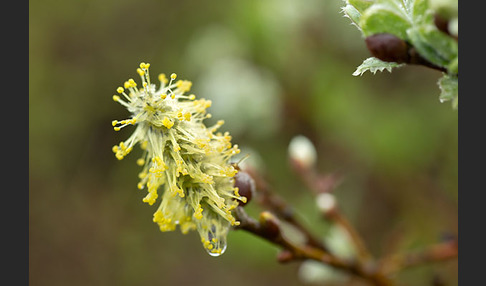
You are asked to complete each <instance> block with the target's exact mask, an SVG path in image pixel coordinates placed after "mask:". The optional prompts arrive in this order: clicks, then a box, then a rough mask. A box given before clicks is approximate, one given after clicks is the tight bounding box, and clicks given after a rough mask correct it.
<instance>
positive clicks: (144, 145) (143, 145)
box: [140, 141, 148, 150]
mask: <svg viewBox="0 0 486 286" xmlns="http://www.w3.org/2000/svg"><path fill="white" fill-rule="evenodd" d="M147 146H148V141H143V142H142V144H140V147H141V148H142V150H147Z"/></svg>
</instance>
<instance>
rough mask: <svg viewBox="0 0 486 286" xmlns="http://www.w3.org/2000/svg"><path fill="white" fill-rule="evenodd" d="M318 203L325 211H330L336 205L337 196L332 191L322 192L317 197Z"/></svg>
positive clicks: (321, 209)
mask: <svg viewBox="0 0 486 286" xmlns="http://www.w3.org/2000/svg"><path fill="white" fill-rule="evenodd" d="M316 204H317V207H318V208H319V210H320V211H321V212H323V213H328V212H330V211H332V210H334V208H335V207H336V198H335V197H334V195H333V194H330V193H320V194H319V195H317V197H316Z"/></svg>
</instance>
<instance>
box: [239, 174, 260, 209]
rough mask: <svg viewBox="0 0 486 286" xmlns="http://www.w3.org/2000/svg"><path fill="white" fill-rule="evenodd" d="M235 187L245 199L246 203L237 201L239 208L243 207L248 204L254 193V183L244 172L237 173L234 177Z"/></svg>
mask: <svg viewBox="0 0 486 286" xmlns="http://www.w3.org/2000/svg"><path fill="white" fill-rule="evenodd" d="M234 179H235V187H237V188H238V193H239V194H240V195H241V196H243V197H245V198H246V202H242V201H239V203H240V204H239V205H240V206H244V205H246V204H247V203H249V202H250V200H251V198H252V197H253V194H254V193H255V181H254V180H253V178H252V177H251V176H250V175H249V174H248V173H246V172H244V171H239V172H238V173H236V175H235V176H234Z"/></svg>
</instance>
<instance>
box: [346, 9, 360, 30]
mask: <svg viewBox="0 0 486 286" xmlns="http://www.w3.org/2000/svg"><path fill="white" fill-rule="evenodd" d="M342 11H343V12H344V15H345V17H348V18H349V19H351V21H352V22H353V25H355V26H356V27H358V29H359V30H361V28H360V27H359V19H360V18H361V13H360V12H359V11H358V10H357V9H356V8H355V7H354V6H352V5H346V6H344V7H343V8H342Z"/></svg>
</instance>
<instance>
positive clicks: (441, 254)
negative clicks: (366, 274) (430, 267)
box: [380, 240, 459, 274]
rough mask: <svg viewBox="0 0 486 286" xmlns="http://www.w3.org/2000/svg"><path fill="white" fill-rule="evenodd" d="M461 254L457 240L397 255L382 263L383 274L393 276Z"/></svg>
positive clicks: (384, 259) (386, 258) (385, 259)
mask: <svg viewBox="0 0 486 286" xmlns="http://www.w3.org/2000/svg"><path fill="white" fill-rule="evenodd" d="M458 254H459V250H458V243H457V240H453V241H447V242H442V243H439V244H436V245H432V246H429V247H427V248H425V249H423V250H421V251H418V252H411V253H405V254H395V255H391V256H389V257H385V258H383V259H382V261H381V262H380V265H381V267H380V268H381V269H382V272H383V273H387V274H393V273H396V272H399V271H402V270H404V269H407V268H412V267H416V266H420V265H423V264H427V263H435V262H442V261H446V260H450V259H454V258H457V257H458Z"/></svg>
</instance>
